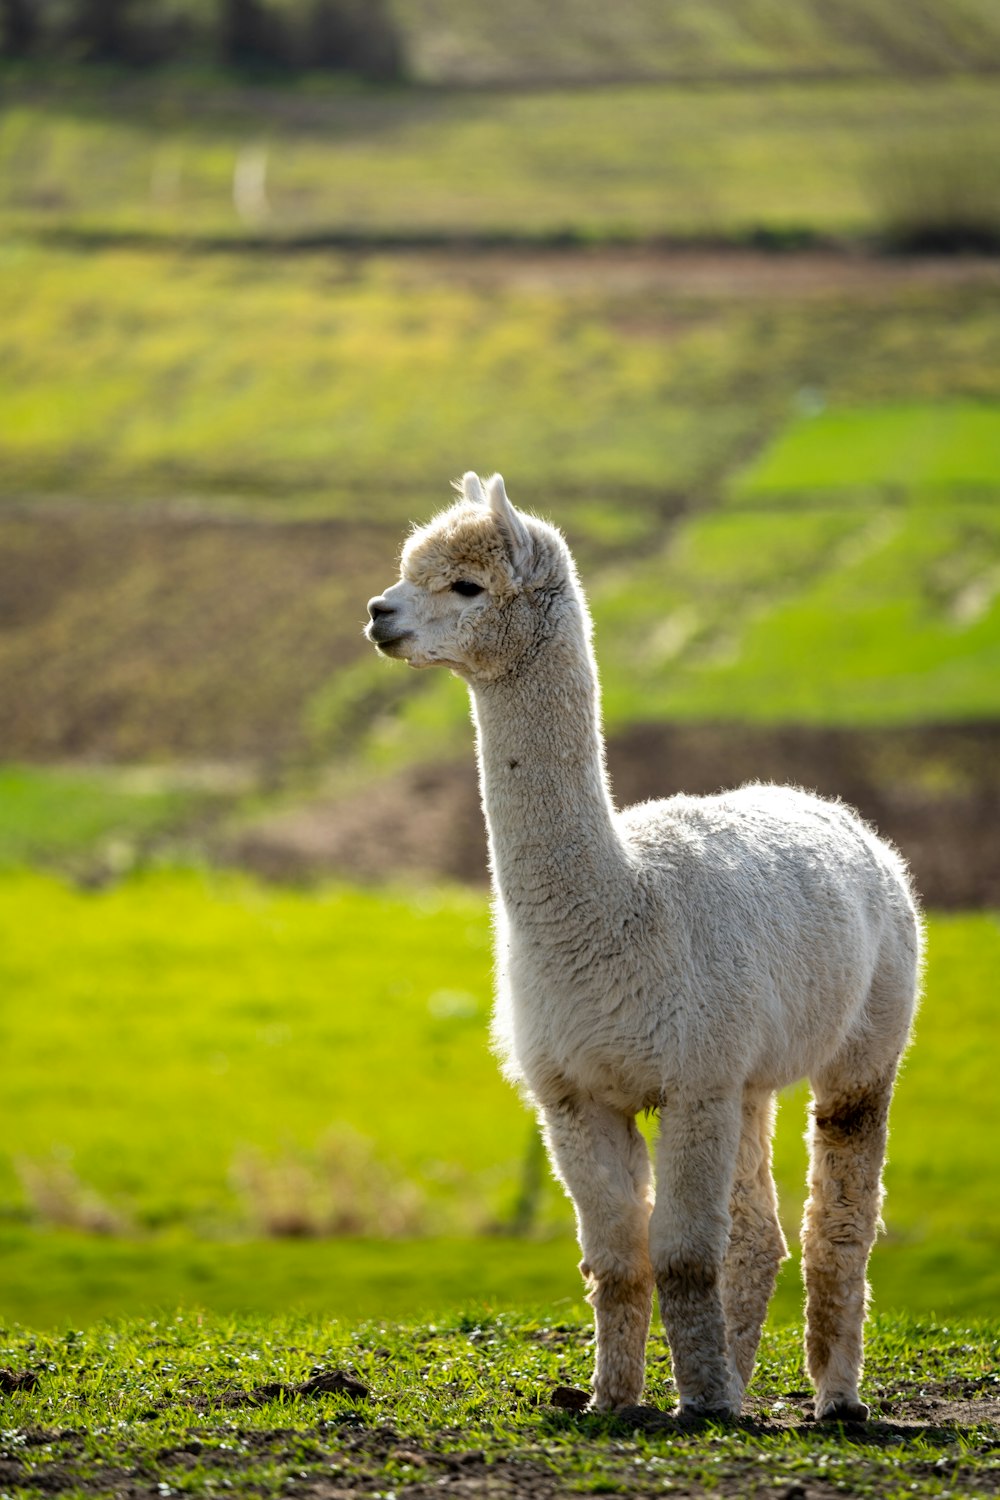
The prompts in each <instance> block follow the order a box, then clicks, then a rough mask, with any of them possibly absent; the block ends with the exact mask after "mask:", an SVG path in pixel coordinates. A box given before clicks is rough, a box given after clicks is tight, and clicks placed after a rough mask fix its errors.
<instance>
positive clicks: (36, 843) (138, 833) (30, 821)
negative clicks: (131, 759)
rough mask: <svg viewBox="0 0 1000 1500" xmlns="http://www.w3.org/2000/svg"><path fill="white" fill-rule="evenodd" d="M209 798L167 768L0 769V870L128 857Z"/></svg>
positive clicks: (176, 827) (186, 820)
mask: <svg viewBox="0 0 1000 1500" xmlns="http://www.w3.org/2000/svg"><path fill="white" fill-rule="evenodd" d="M213 800H214V799H213V798H212V796H211V795H209V794H206V793H205V792H204V791H199V789H198V788H197V787H196V786H195V787H192V786H190V785H185V784H184V780H183V778H177V777H171V775H170V774H169V773H167V772H163V771H161V772H159V773H157V772H156V771H155V770H142V769H138V770H133V771H132V772H131V773H124V774H122V773H119V772H114V771H112V772H110V773H109V771H108V770H107V769H105V770H103V771H102V770H96V769H93V768H90V769H87V768H83V769H79V768H74V767H61V768H51V769H47V770H41V769H38V768H37V767H33V766H4V767H2V768H0V869H8V868H10V867H12V866H13V867H16V866H23V865H26V864H35V863H40V864H44V863H48V862H53V863H59V862H62V861H66V860H73V859H74V858H79V857H88V858H95V857H96V858H98V859H103V861H104V863H105V864H106V865H108V866H110V867H112V868H113V867H114V866H115V865H116V864H119V865H127V864H129V863H131V861H132V859H134V858H135V857H136V855H137V853H138V852H139V851H140V850H142V849H143V847H144V846H145V845H147V844H148V843H150V842H151V841H155V840H158V839H159V838H161V837H163V836H164V835H165V834H166V833H167V832H168V831H170V832H172V833H175V834H180V832H181V830H183V829H184V828H185V827H186V826H188V825H189V824H190V823H191V822H192V821H193V820H194V819H195V818H196V817H197V816H198V815H199V814H203V813H204V812H205V811H206V810H207V808H208V807H210V806H211V804H212V801H213Z"/></svg>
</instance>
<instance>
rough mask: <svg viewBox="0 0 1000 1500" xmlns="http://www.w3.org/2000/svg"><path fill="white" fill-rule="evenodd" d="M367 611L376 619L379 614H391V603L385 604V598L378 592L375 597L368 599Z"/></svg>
mask: <svg viewBox="0 0 1000 1500" xmlns="http://www.w3.org/2000/svg"><path fill="white" fill-rule="evenodd" d="M368 613H369V614H370V615H371V617H372V619H373V620H377V619H378V617H379V615H391V614H392V613H393V606H392V605H391V604H386V602H385V600H384V599H383V598H382V596H381V594H380V595H379V596H378V598H377V599H369V601H368Z"/></svg>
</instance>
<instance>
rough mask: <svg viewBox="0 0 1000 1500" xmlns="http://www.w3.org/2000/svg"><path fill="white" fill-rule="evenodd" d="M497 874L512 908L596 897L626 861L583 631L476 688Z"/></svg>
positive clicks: (486, 806) (481, 761) (480, 753)
mask: <svg viewBox="0 0 1000 1500" xmlns="http://www.w3.org/2000/svg"><path fill="white" fill-rule="evenodd" d="M472 696H473V706H474V716H475V720H476V730H477V741H478V758H479V776H480V788H481V791H482V798H483V809H484V811H485V814H486V822H487V827H488V830H489V840H490V858H491V864H492V869H493V877H494V880H495V882H496V884H497V886H498V888H499V892H500V895H501V897H502V898H503V901H504V903H505V905H506V906H507V907H508V910H514V909H518V908H530V907H531V906H532V905H533V904H535V903H539V904H540V903H545V904H548V903H549V902H550V901H551V900H552V893H553V890H554V889H557V890H558V893H559V898H560V900H561V901H565V900H567V898H568V899H570V900H571V899H572V898H573V896H574V895H577V896H579V897H581V898H585V897H592V896H593V895H594V894H595V893H596V891H597V890H598V889H599V888H600V887H603V886H606V884H607V881H608V879H609V878H610V877H613V875H614V874H615V873H616V872H617V871H619V870H620V869H621V868H622V867H623V864H624V854H623V850H622V846H621V843H620V841H619V838H618V836H617V833H616V831H615V828H614V822H613V816H614V812H613V807H612V802H611V794H610V791H609V788H608V782H607V776H606V773H605V769H604V745H603V740H602V737H601V730H600V711H599V703H598V690H597V677H596V671H595V668H594V663H593V659H592V657H591V655H590V652H589V649H588V648H587V647H586V645H585V644H584V643H583V642H582V641H581V642H579V643H576V648H575V649H571V647H570V645H568V644H567V643H559V644H558V645H556V644H550V646H549V648H548V650H547V651H543V652H542V653H541V655H540V656H539V657H538V658H536V660H535V661H534V662H532V663H531V664H530V665H529V666H527V667H525V668H524V669H523V670H522V671H520V672H519V673H518V674H517V675H515V676H511V677H507V678H504V679H502V680H501V681H499V682H494V683H490V684H487V685H484V686H478V687H475V688H473V690H472Z"/></svg>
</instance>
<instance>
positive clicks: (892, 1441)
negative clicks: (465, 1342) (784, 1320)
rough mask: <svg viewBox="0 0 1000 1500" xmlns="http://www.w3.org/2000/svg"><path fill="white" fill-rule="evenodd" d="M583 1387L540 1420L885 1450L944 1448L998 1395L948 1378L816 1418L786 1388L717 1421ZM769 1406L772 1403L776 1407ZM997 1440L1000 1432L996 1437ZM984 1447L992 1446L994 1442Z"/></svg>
mask: <svg viewBox="0 0 1000 1500" xmlns="http://www.w3.org/2000/svg"><path fill="white" fill-rule="evenodd" d="M588 1400H589V1393H588V1392H586V1391H583V1390H578V1389H577V1388H575V1387H571V1386H559V1387H556V1389H555V1390H553V1391H552V1393H551V1396H550V1405H549V1406H548V1408H547V1409H546V1420H547V1421H548V1422H549V1423H550V1424H551V1425H552V1426H553V1427H554V1428H557V1429H559V1430H563V1431H564V1430H565V1429H566V1428H567V1427H568V1426H574V1427H576V1428H577V1430H578V1431H580V1432H581V1433H586V1434H587V1435H588V1436H591V1437H598V1436H600V1435H602V1434H603V1435H606V1436H610V1435H612V1434H621V1433H633V1432H636V1431H640V1432H643V1433H646V1434H648V1435H654V1434H657V1435H658V1434H662V1435H663V1436H664V1437H668V1436H681V1435H684V1434H690V1433H697V1432H704V1431H708V1430H711V1429H712V1428H715V1427H721V1428H724V1429H725V1430H727V1431H735V1432H742V1433H745V1434H746V1435H747V1436H750V1437H761V1438H763V1437H768V1436H773V1435H774V1434H776V1433H778V1432H788V1431H789V1430H795V1431H798V1432H799V1433H808V1432H815V1433H817V1434H821V1433H823V1432H826V1431H830V1432H835V1433H837V1434H838V1437H839V1438H840V1439H841V1440H843V1441H846V1442H849V1443H853V1444H855V1445H856V1446H858V1447H861V1448H865V1447H868V1448H890V1447H895V1446H898V1444H899V1443H900V1442H904V1441H905V1442H912V1441H914V1440H915V1439H922V1440H923V1441H924V1442H927V1443H929V1444H931V1445H933V1446H935V1447H950V1446H952V1445H953V1444H954V1443H955V1441H956V1439H957V1438H959V1437H960V1436H962V1435H963V1434H965V1433H972V1432H973V1431H975V1432H976V1436H977V1437H978V1436H981V1433H982V1428H983V1427H984V1426H987V1425H989V1426H998V1425H1000V1399H997V1398H993V1397H988V1398H986V1399H982V1398H977V1396H971V1397H970V1395H969V1392H968V1388H967V1387H966V1386H964V1385H960V1386H957V1387H956V1388H955V1389H954V1390H952V1389H951V1388H949V1387H948V1386H947V1385H946V1384H942V1385H940V1386H939V1387H938V1386H935V1387H934V1391H933V1393H931V1389H930V1388H929V1387H927V1386H923V1387H921V1388H920V1392H919V1393H917V1392H914V1393H912V1394H904V1395H902V1396H900V1397H897V1398H895V1399H894V1400H893V1401H892V1402H891V1403H890V1404H891V1407H892V1410H891V1411H885V1412H883V1413H881V1414H880V1413H879V1412H877V1411H876V1413H875V1415H874V1416H873V1417H872V1418H870V1419H869V1421H867V1422H818V1421H816V1419H815V1418H814V1417H813V1415H812V1401H813V1398H812V1393H811V1392H809V1391H791V1392H788V1393H787V1394H786V1395H785V1396H784V1397H783V1398H782V1400H780V1401H779V1402H776V1403H774V1406H773V1407H772V1409H771V1410H770V1411H758V1412H749V1413H747V1414H745V1415H743V1416H741V1417H738V1418H732V1419H720V1418H718V1417H705V1416H691V1417H688V1416H683V1417H680V1416H675V1415H674V1414H673V1413H671V1412H669V1411H664V1410H662V1409H661V1408H659V1407H655V1406H646V1405H641V1406H628V1407H624V1408H623V1409H622V1410H621V1411H617V1412H614V1413H607V1412H592V1411H587V1410H586V1405H587V1402H588ZM775 1407H777V1408H778V1409H777V1410H775ZM996 1442H997V1445H998V1446H1000V1434H998V1436H997V1440H996ZM990 1446H994V1445H993V1444H992V1443H991V1444H990Z"/></svg>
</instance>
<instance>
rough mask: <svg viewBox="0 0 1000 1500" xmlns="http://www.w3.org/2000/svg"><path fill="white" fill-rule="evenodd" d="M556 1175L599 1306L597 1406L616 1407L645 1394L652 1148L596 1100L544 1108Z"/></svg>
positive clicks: (592, 1298)
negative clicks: (573, 1218) (563, 1189)
mask: <svg viewBox="0 0 1000 1500" xmlns="http://www.w3.org/2000/svg"><path fill="white" fill-rule="evenodd" d="M542 1120H543V1123H544V1128H545V1138H546V1142H547V1144H548V1148H549V1153H550V1156H551V1158H552V1162H553V1165H554V1167H555V1170H556V1174H557V1176H558V1177H559V1178H560V1180H561V1181H562V1182H563V1184H564V1186H565V1187H566V1189H567V1191H568V1193H569V1195H570V1197H571V1198H572V1200H573V1207H574V1208H575V1210H576V1221H577V1232H578V1235H579V1240H580V1249H581V1250H582V1252H583V1259H582V1261H581V1262H580V1270H581V1272H582V1273H583V1276H584V1279H585V1281H586V1282H587V1287H588V1291H587V1300H588V1301H589V1302H590V1304H591V1306H592V1307H593V1309H594V1322H595V1327H596V1333H597V1359H596V1367H595V1371H594V1381H593V1386H594V1396H593V1401H592V1403H591V1404H592V1406H593V1407H594V1408H595V1409H596V1410H598V1411H615V1410H617V1409H619V1408H621V1407H624V1406H633V1405H635V1404H636V1403H637V1402H638V1401H639V1400H640V1398H641V1396H642V1387H643V1380H644V1377H645V1359H646V1339H647V1336H648V1334H649V1320H650V1315H651V1311H652V1299H653V1277H652V1271H651V1270H650V1265H649V1247H648V1235H649V1213H650V1208H651V1206H652V1190H651V1183H650V1170H649V1152H648V1151H647V1149H646V1143H645V1141H644V1140H643V1138H642V1136H641V1135H640V1134H639V1131H638V1130H637V1129H636V1124H635V1120H634V1119H632V1118H631V1116H628V1115H622V1114H619V1113H618V1112H617V1111H615V1110H611V1109H608V1108H606V1107H604V1106H603V1105H599V1104H596V1103H594V1102H593V1101H591V1100H586V1101H575V1100H574V1101H572V1102H570V1103H563V1104H560V1105H558V1106H556V1107H554V1108H543V1110H542Z"/></svg>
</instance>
